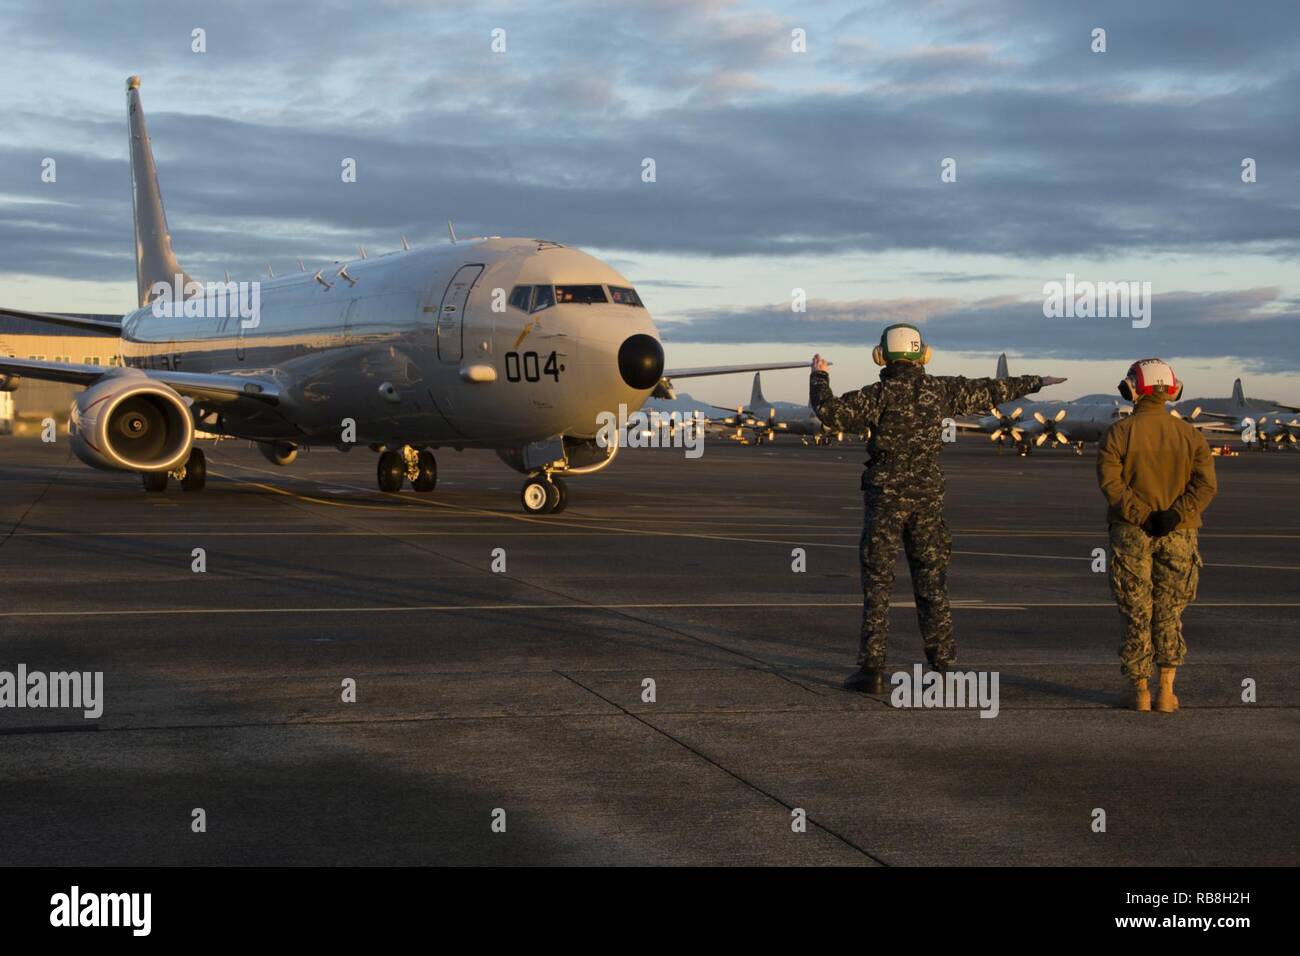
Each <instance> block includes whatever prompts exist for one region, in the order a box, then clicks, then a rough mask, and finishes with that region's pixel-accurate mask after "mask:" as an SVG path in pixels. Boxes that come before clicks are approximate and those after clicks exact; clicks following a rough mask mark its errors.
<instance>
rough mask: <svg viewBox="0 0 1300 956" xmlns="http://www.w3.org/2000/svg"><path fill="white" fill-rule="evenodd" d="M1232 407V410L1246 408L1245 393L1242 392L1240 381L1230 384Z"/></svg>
mask: <svg viewBox="0 0 1300 956" xmlns="http://www.w3.org/2000/svg"><path fill="white" fill-rule="evenodd" d="M1232 407H1233V408H1245V407H1246V394H1245V392H1243V391H1242V388H1241V379H1237V380H1236V381H1235V382H1233V383H1232Z"/></svg>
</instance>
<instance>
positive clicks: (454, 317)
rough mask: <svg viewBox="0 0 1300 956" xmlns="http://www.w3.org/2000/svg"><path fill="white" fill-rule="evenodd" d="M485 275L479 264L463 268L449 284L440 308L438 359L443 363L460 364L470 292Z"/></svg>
mask: <svg viewBox="0 0 1300 956" xmlns="http://www.w3.org/2000/svg"><path fill="white" fill-rule="evenodd" d="M482 273H483V266H482V265H479V264H474V265H467V266H461V267H460V268H459V269H457V270H456V274H455V275H454V276H452V277H451V281H450V282H448V283H447V291H445V292H444V293H443V294H442V302H441V303H440V304H439V306H438V323H437V334H438V358H439V359H440V360H442V361H443V362H459V361H460V357H461V354H462V338H463V336H464V331H465V308H466V304H467V303H468V302H469V293H470V290H471V289H473V288H474V283H475V282H477V281H478V277H479V276H480V275H482Z"/></svg>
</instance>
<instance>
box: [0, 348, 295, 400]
mask: <svg viewBox="0 0 1300 956" xmlns="http://www.w3.org/2000/svg"><path fill="white" fill-rule="evenodd" d="M107 375H143V376H144V377H145V378H148V379H152V380H153V381H155V382H162V383H163V384H165V385H170V386H171V387H172V388H174V389H176V391H178V392H180V393H181V394H182V395H188V396H189V397H190V398H200V399H203V400H204V401H209V402H217V403H221V402H233V401H239V400H241V399H249V400H253V401H258V402H262V403H264V404H267V405H278V404H280V386H279V384H277V383H276V382H275V381H274V380H272V379H270V378H267V377H257V376H250V375H225V374H221V373H219V372H217V373H211V372H172V371H168V370H167V369H124V368H119V367H117V366H104V365H78V364H72V363H63V362H43V361H38V360H37V359H20V358H5V357H0V384H3V385H4V386H6V387H9V388H12V387H13V386H14V385H15V384H16V381H17V380H18V379H22V378H34V379H37V380H39V381H43V382H66V383H68V384H69V385H94V384H95V383H96V382H98V381H99V380H100V379H101V378H104V377H105V376H107Z"/></svg>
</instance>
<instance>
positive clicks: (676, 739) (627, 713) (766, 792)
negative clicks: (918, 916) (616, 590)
mask: <svg viewBox="0 0 1300 956" xmlns="http://www.w3.org/2000/svg"><path fill="white" fill-rule="evenodd" d="M555 673H557V674H559V675H560V676H561V677H563V678H564V679H565V680H567V681H570V682H572V683H573V684H575V685H576V686H578V687H580V688H582V689H583V690H585V691H586V692H587V693H588V694H591V695H592V696H593V697H595V698H597V699H598V700H602V701H604V702H605V703H606V704H608V705H609V706H610V707H613V708H615V709H616V710H618V711H619V712H621V713H622V714H624V715H625V716H627V717H631V718H632V719H633V720H635V721H636V722H637V723H639V724H642V725H644V726H645V727H647V728H649V729H650V730H652V731H654V732H655V733H656V734H659V735H660V736H661V737H664V738H666V739H667V740H670V741H671V742H672V743H674V744H676V745H677V746H678V747H681V748H682V749H683V750H686V751H687V752H689V753H691V754H693V755H694V756H696V757H698V758H699V759H700V760H703V761H704V762H705V763H707V764H708V765H709V766H711V767H713V768H714V769H716V770H720V771H722V772H723V773H725V774H726V775H727V776H728V777H731V778H732V779H733V780H735V781H737V782H738V783H741V784H743V785H744V786H746V787H748V788H749V789H750V790H753V791H754V792H755V793H757V794H759V795H761V796H763V797H765V798H767V799H768V800H771V801H772V802H774V803H778V804H780V805H781V806H783V807H785V808H786V809H787V810H790V811H793V810H795V809H796V807H795V805H794V804H792V803H788V802H786V801H785V800H783V799H782V798H781V797H779V796H777V795H776V794H775V793H773V792H772V791H770V790H765V789H764V788H763V787H760V786H759V785H758V784H756V783H754V781H752V780H748V779H746V778H745V777H742V776H741V775H740V774H738V773H736V772H735V771H734V770H732V769H731V768H729V767H727V766H725V765H724V764H722V763H720V762H719V761H717V760H715V759H714V758H712V757H710V756H709V755H708V754H706V753H704V752H703V751H702V750H700V749H699V748H697V747H692V746H691V745H690V744H688V743H687V742H686V741H684V740H682V739H681V738H680V737H677V736H675V735H673V734H671V733H669V732H668V731H667V730H664V729H663V728H662V727H659V726H656V725H655V724H653V723H651V722H650V721H649V720H647V719H646V718H645V717H642V716H641V715H640V714H638V713H635V712H633V711H630V710H628V709H627V708H626V707H624V706H623V705H622V704H620V703H618V701H615V700H611V699H610V698H608V697H606V696H605V695H604V694H602V693H600V692H599V691H597V690H594V689H593V688H591V687H588V686H587V685H586V684H584V683H582V681H580V680H578V679H577V678H576V677H573V676H571V675H569V674H566V673H564V671H560V670H557V671H556V672H555ZM807 819H808V822H809V823H810V824H811V825H812V826H815V827H816V828H817V829H818V830H821V831H822V832H823V833H825V834H827V835H828V836H830V837H832V838H834V839H836V840H838V841H839V842H840V843H843V844H844V845H845V846H847V847H849V848H850V849H852V850H856V851H857V852H858V853H860V854H862V855H863V856H865V857H866V858H867V859H869V860H871V861H872V862H874V863H877V864H879V865H880V866H889V865H890V864H888V863H886V862H885V861H884V860H882V859H881V858H880V857H879V856H877V855H876V854H874V853H872V852H871V851H870V850H868V849H866V848H865V847H863V846H859V845H858V844H857V843H855V842H854V841H853V840H851V839H849V838H848V837H846V836H845V835H844V834H842V833H840V832H839V831H837V830H834V829H832V828H831V827H829V826H827V825H826V824H825V823H822V822H820V821H819V820H817V819H816V818H814V817H813V815H812V814H811V813H809V814H807Z"/></svg>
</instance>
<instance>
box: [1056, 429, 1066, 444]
mask: <svg viewBox="0 0 1300 956" xmlns="http://www.w3.org/2000/svg"><path fill="white" fill-rule="evenodd" d="M1054 433H1055V435H1056V441H1057V443H1058V444H1061V445H1068V444H1069V442H1070V436H1069V435H1067V434H1066V433H1065V432H1063V431H1061V430H1060V429H1059V428H1057V429H1054Z"/></svg>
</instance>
